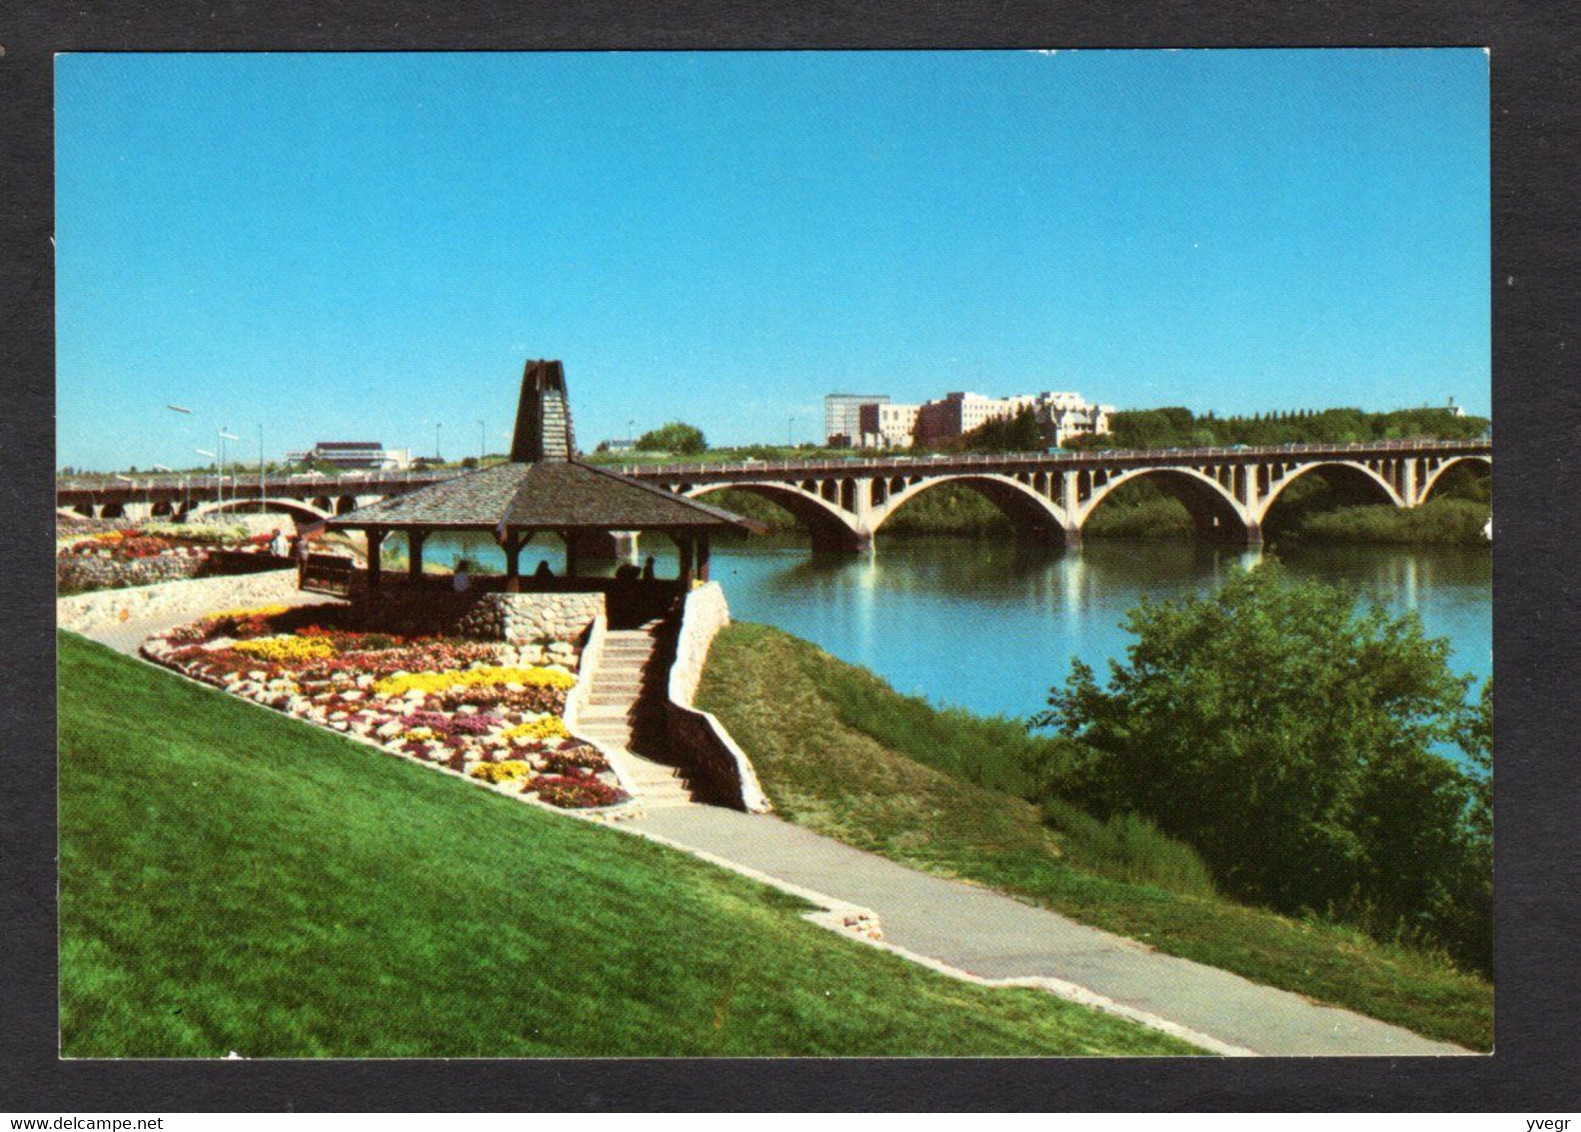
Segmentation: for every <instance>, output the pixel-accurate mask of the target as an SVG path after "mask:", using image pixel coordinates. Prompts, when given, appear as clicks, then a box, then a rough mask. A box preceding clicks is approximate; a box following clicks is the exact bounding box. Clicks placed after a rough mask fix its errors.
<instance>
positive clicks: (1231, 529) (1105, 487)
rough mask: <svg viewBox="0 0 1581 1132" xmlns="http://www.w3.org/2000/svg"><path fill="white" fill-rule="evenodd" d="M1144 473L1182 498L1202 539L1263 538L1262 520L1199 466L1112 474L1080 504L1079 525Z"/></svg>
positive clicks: (1127, 470) (1077, 515) (1132, 470)
mask: <svg viewBox="0 0 1581 1132" xmlns="http://www.w3.org/2000/svg"><path fill="white" fill-rule="evenodd" d="M1144 476H1145V477H1148V478H1149V480H1150V482H1152V483H1153V484H1155V485H1156V486H1157V487H1159V488H1160V489H1161V490H1163V491H1164V492H1166V493H1167V494H1169V495H1171V496H1173V497H1174V498H1175V499H1176V500H1178V501H1179V503H1180V505H1181V506H1182V507H1184V508H1185V509H1186V513H1187V514H1189V515H1190V516H1191V522H1192V525H1193V526H1195V527H1196V530H1197V535H1198V537H1199V538H1206V539H1234V540H1253V541H1255V540H1259V539H1261V537H1262V534H1261V525H1260V522H1259V519H1258V518H1257V517H1256V516H1253V515H1249V514H1248V513H1247V511H1246V509H1245V508H1244V507H1243V506H1242V505H1241V504H1240V502H1239V501H1238V500H1237V499H1236V498H1235V497H1234V496H1233V495H1231V494H1230V492H1229V491H1228V490H1226V489H1225V487H1224V485H1223V484H1222V483H1220V482H1219V481H1218V480H1216V479H1214V478H1213V477H1212V476H1210V475H1206V474H1204V473H1203V472H1200V471H1198V470H1197V469H1195V468H1186V467H1152V468H1128V469H1126V470H1125V471H1122V472H1118V473H1116V474H1114V475H1112V476H1110V477H1109V478H1108V479H1106V480H1105V481H1104V482H1103V483H1101V484H1098V485H1097V486H1096V487H1094V488H1093V489H1092V492H1091V494H1090V495H1088V496H1087V497H1086V498H1085V499H1083V500H1082V501H1081V503H1080V504H1079V505H1078V507H1077V513H1076V516H1075V518H1076V525H1077V527H1078V528H1080V527H1084V526H1086V525H1087V520H1088V519H1090V518H1092V513H1093V512H1094V511H1095V510H1097V509H1098V507H1099V506H1100V505H1101V504H1102V503H1103V501H1104V500H1105V499H1108V498H1109V496H1111V495H1113V494H1114V491H1115V489H1116V488H1118V487H1120V486H1121V485H1122V484H1127V483H1130V482H1132V481H1133V480H1139V479H1142V478H1143V477H1144Z"/></svg>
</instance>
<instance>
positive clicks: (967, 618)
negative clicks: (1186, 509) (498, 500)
mask: <svg viewBox="0 0 1581 1132" xmlns="http://www.w3.org/2000/svg"><path fill="white" fill-rule="evenodd" d="M542 542H543V545H542V546H539V545H537V544H532V545H529V546H528V547H527V548H526V549H525V550H524V551H523V552H522V570H523V572H524V573H528V572H531V570H532V569H534V568H535V567H536V565H537V561H538V559H540V558H543V559H547V560H548V561H549V562H550V564H551V566H552V567H553V568H554V569H555V570H556V571H558V570H559V568H560V565H561V556H560V553H559V549H558V543H557V542H555V541H554V540H552V539H548V538H545V539H543V540H542ZM463 549H464V550H465V552H466V553H468V554H469V555H470V556H471V557H472V558H473V559H474V561H480V562H481V563H482V564H483V565H485V568H490V569H498V570H503V569H504V560H503V558H502V556H501V555H500V553H499V551H498V549H497V548H495V547H494V546H493V545H492V544H491V543H489V542H488V541H487V540H486V539H484V538H479V539H478V540H476V541H471V542H468V543H466V544H464V545H463V544H462V543H460V542H448V543H441V542H440V540H439V539H438V538H437V537H436V538H435V539H434V540H433V541H431V542H430V543H429V544H428V547H427V548H426V554H427V556H428V557H430V560H432V561H446V560H449V559H452V558H453V557H454V556H455V555H456V554H458V553H460V552H462V550H463ZM642 551H643V553H644V554H647V553H650V552H651V553H653V554H654V555H655V557H656V558H657V559H658V562H659V573H660V574H661V575H673V573H674V567H673V563H672V561H671V558H672V556H673V552H672V551H671V550H670V548H669V547H668V543H667V540H665V539H663V538H662V537H658V536H655V537H651V538H645V539H644V540H643V548H642ZM1281 557H1282V559H1283V560H1284V562H1285V564H1286V566H1287V567H1288V568H1289V570H1290V571H1291V573H1293V574H1296V575H1299V576H1304V577H1316V578H1321V579H1323V580H1325V581H1329V582H1344V583H1348V584H1350V585H1353V586H1355V587H1356V588H1357V589H1358V590H1359V591H1360V592H1361V593H1362V594H1364V595H1367V596H1372V597H1376V598H1378V599H1380V600H1381V601H1383V602H1384V604H1385V605H1387V606H1388V607H1389V608H1391V609H1394V610H1405V609H1414V610H1416V611H1417V612H1418V613H1419V614H1420V615H1421V617H1422V621H1423V623H1424V625H1425V626H1426V629H1427V631H1428V632H1429V633H1430V634H1433V635H1436V636H1444V637H1448V638H1449V640H1450V643H1451V647H1452V649H1453V658H1452V662H1451V663H1452V665H1453V667H1454V668H1455V669H1456V670H1457V671H1459V672H1469V673H1472V674H1474V675H1475V676H1476V677H1477V679H1478V681H1479V682H1480V681H1481V680H1482V679H1483V678H1485V677H1487V676H1488V675H1490V674H1491V672H1492V669H1493V658H1492V649H1493V600H1492V599H1493V586H1492V579H1493V558H1492V554H1491V553H1490V552H1488V551H1486V550H1469V549H1468V550H1459V549H1431V550H1427V549H1423V550H1415V549H1398V548H1387V547H1352V546H1347V547H1319V548H1312V549H1307V550H1302V551H1286V552H1282V554H1281ZM1249 561H1252V559H1251V558H1249V557H1248V556H1246V555H1245V554H1242V553H1238V552H1235V551H1225V550H1222V549H1212V548H1208V547H1203V546H1199V545H1196V544H1193V543H1189V542H1178V543H1177V542H1141V541H1138V542H1123V541H1110V542H1108V543H1103V542H1100V541H1098V540H1089V542H1088V544H1087V545H1086V546H1085V547H1083V548H1082V549H1081V550H1080V551H1079V552H1072V553H1061V552H1058V551H1048V552H1045V551H1029V550H1026V549H1023V548H1019V547H1017V546H1015V545H1013V544H1008V545H1007V544H1002V543H996V542H991V541H970V540H963V539H907V540H899V539H896V540H884V539H880V540H879V543H878V546H877V548H876V550H875V551H874V552H873V553H872V554H870V555H860V556H858V555H847V556H821V555H820V556H814V555H813V554H811V552H810V551H809V549H808V548H807V545H806V543H805V542H804V541H801V540H797V539H794V538H761V539H752V540H749V541H748V542H747V543H745V544H744V545H741V546H733V547H724V548H717V549H716V550H715V551H714V557H713V577H714V578H715V580H717V581H719V582H722V583H723V584H724V587H725V593H726V595H727V597H728V598H729V600H730V608H731V611H732V613H733V614H734V616H735V617H736V618H737V619H738V620H747V621H761V622H765V623H767V624H769V625H774V626H777V627H778V628H781V629H784V630H786V631H787V632H791V633H794V634H796V635H797V636H799V637H805V638H807V639H808V640H811V641H815V642H816V643H818V644H819V645H821V646H822V647H823V648H825V649H827V650H828V651H829V652H831V653H833V654H834V655H835V656H838V657H840V658H842V659H844V660H848V661H851V662H853V663H856V664H861V665H864V666H866V667H868V668H871V669H873V670H874V671H875V672H877V673H879V674H880V675H882V676H883V677H884V678H885V679H886V680H888V681H889V682H890V683H891V684H893V685H894V686H895V687H896V688H898V689H900V690H901V691H903V692H908V693H912V694H917V695H922V696H926V697H927V698H928V699H930V700H932V701H934V702H935V703H938V704H954V705H959V706H961V707H965V708H968V709H970V710H972V711H975V712H979V713H985V714H1004V715H1012V716H1026V715H1030V714H1031V713H1033V712H1035V711H1037V710H1039V709H1040V708H1041V707H1042V706H1043V704H1044V701H1045V698H1046V696H1047V693H1048V689H1049V687H1050V686H1051V685H1055V684H1063V683H1064V680H1065V676H1066V674H1067V673H1068V672H1069V671H1070V660H1071V657H1072V656H1077V657H1080V658H1081V659H1082V660H1084V661H1086V662H1087V663H1088V664H1090V665H1092V666H1093V668H1094V669H1095V670H1096V671H1097V672H1098V673H1099V676H1100V679H1102V678H1103V677H1104V676H1105V675H1106V674H1107V671H1108V665H1107V661H1108V660H1109V659H1110V658H1111V657H1120V656H1123V654H1124V652H1125V648H1126V646H1127V645H1128V644H1129V642H1130V639H1131V638H1130V637H1129V636H1128V635H1127V634H1126V633H1125V632H1123V631H1122V630H1121V629H1120V621H1121V620H1122V619H1123V618H1124V616H1125V613H1126V611H1127V610H1128V609H1130V608H1131V607H1132V606H1133V605H1135V604H1136V603H1137V602H1138V601H1139V600H1140V599H1141V598H1142V597H1143V595H1148V596H1153V597H1162V596H1166V595H1169V594H1176V593H1181V592H1185V591H1196V590H1201V589H1204V588H1206V587H1208V586H1209V585H1211V584H1212V583H1213V581H1214V580H1215V579H1217V578H1219V577H1221V576H1222V575H1223V574H1224V573H1225V572H1226V571H1228V570H1231V569H1234V568H1235V567H1236V566H1237V565H1238V564H1239V563H1241V562H1249ZM611 568H612V567H611Z"/></svg>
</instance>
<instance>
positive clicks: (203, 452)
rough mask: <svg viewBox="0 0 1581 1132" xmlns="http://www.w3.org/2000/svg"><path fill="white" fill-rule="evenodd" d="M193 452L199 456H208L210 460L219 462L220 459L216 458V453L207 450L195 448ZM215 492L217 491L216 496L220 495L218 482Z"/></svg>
mask: <svg viewBox="0 0 1581 1132" xmlns="http://www.w3.org/2000/svg"><path fill="white" fill-rule="evenodd" d="M192 451H194V452H196V453H197V454H198V455H199V456H207V457H208V458H209V459H210V460H217V459H218V458H219V457H217V456H215V455H214V453H212V452H210V451H209V450H208V449H207V448H194V449H193V450H192ZM214 490H215V494H216V495H218V493H219V486H218V481H216V484H215V489H214Z"/></svg>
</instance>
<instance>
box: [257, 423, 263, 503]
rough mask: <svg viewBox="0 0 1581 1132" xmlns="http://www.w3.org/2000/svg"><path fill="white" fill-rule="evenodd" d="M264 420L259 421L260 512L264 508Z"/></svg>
mask: <svg viewBox="0 0 1581 1132" xmlns="http://www.w3.org/2000/svg"><path fill="white" fill-rule="evenodd" d="M263 501H264V463H263V421H259V422H258V514H260V515H262V514H263V509H264V502H263Z"/></svg>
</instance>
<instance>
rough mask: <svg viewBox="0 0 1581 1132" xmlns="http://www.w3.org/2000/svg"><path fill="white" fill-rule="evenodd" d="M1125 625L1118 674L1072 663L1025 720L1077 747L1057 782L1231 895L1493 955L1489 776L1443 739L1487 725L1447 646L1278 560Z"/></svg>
mask: <svg viewBox="0 0 1581 1132" xmlns="http://www.w3.org/2000/svg"><path fill="white" fill-rule="evenodd" d="M1125 626H1126V628H1127V629H1128V630H1129V631H1130V632H1131V633H1133V634H1134V635H1135V636H1136V642H1135V643H1134V644H1133V645H1132V646H1131V647H1130V649H1129V650H1128V652H1127V658H1126V660H1125V661H1124V662H1120V661H1113V662H1111V669H1112V671H1111V678H1110V683H1109V687H1108V688H1107V689H1105V688H1101V687H1100V686H1099V685H1098V683H1097V681H1096V680H1095V679H1094V675H1093V672H1092V670H1091V669H1090V668H1088V667H1087V666H1086V665H1084V664H1081V663H1080V662H1075V663H1073V665H1072V672H1071V675H1070V677H1069V680H1068V681H1067V683H1066V685H1065V687H1064V688H1063V689H1058V688H1056V689H1054V690H1052V691H1051V692H1050V694H1049V705H1050V706H1049V709H1048V710H1047V711H1046V712H1044V713H1042V714H1041V715H1039V716H1037V717H1035V719H1034V720H1033V722H1034V724H1035V725H1038V726H1055V727H1057V728H1058V729H1059V730H1060V731H1061V732H1062V733H1063V734H1065V735H1066V736H1069V737H1071V738H1075V739H1078V740H1080V741H1081V744H1082V745H1083V747H1084V749H1085V752H1086V753H1085V754H1082V755H1078V756H1076V757H1075V759H1074V760H1073V761H1072V762H1071V763H1070V764H1069V765H1068V766H1067V767H1065V768H1064V769H1063V773H1062V775H1061V778H1060V780H1059V782H1058V787H1059V788H1060V789H1061V790H1062V791H1063V792H1065V793H1068V794H1070V795H1071V796H1073V799H1074V800H1076V801H1077V802H1079V803H1083V804H1086V805H1088V806H1089V807H1091V808H1094V809H1096V810H1097V811H1098V812H1099V813H1100V814H1104V813H1124V812H1130V811H1136V812H1140V813H1142V814H1144V815H1146V816H1147V817H1149V818H1151V819H1152V820H1153V821H1154V822H1156V823H1157V824H1158V826H1159V827H1160V828H1161V829H1163V830H1164V831H1165V832H1166V833H1169V834H1171V835H1172V836H1175V837H1178V838H1181V839H1182V840H1185V841H1187V842H1189V843H1191V844H1192V845H1193V846H1195V847H1196V848H1197V849H1198V851H1199V852H1201V853H1202V855H1203V857H1204V858H1205V859H1206V860H1207V862H1208V864H1209V866H1210V867H1211V868H1212V869H1213V870H1214V875H1215V879H1216V881H1217V882H1218V883H1219V884H1220V886H1221V887H1222V888H1223V889H1225V890H1226V891H1229V892H1232V893H1235V894H1237V895H1239V896H1242V897H1244V898H1249V899H1254V900H1258V901H1261V902H1264V903H1267V904H1270V905H1271V906H1273V907H1275V908H1277V909H1279V910H1282V911H1287V912H1292V913H1300V912H1303V911H1308V910H1312V911H1317V912H1324V913H1331V914H1335V915H1339V916H1342V917H1346V918H1349V919H1351V920H1353V921H1355V922H1358V923H1361V924H1362V925H1363V926H1365V927H1368V928H1370V929H1372V930H1375V931H1384V932H1391V931H1398V930H1401V929H1402V928H1403V929H1404V930H1405V931H1406V932H1407V933H1409V934H1411V935H1412V936H1415V937H1418V938H1426V939H1430V940H1432V941H1433V942H1436V943H1439V944H1441V945H1442V946H1445V947H1447V948H1451V949H1452V951H1453V953H1454V954H1456V955H1457V956H1458V957H1459V958H1461V959H1462V960H1464V961H1467V962H1470V963H1472V964H1473V965H1478V966H1485V965H1486V964H1487V962H1488V957H1489V954H1490V950H1491V935H1490V934H1486V933H1485V927H1486V925H1483V924H1482V923H1481V921H1482V919H1483V918H1484V917H1483V913H1482V911H1480V910H1479V908H1480V904H1479V901H1480V900H1481V893H1482V888H1485V887H1486V885H1487V884H1488V883H1489V881H1488V877H1487V873H1486V871H1485V870H1483V865H1484V864H1485V860H1486V858H1485V857H1484V856H1483V848H1484V842H1485V838H1484V837H1483V835H1482V831H1481V830H1480V829H1479V828H1478V819H1477V817H1476V814H1477V813H1478V809H1477V806H1478V803H1477V793H1478V791H1479V789H1481V783H1482V782H1484V781H1486V776H1485V775H1484V774H1483V773H1482V772H1481V771H1480V770H1479V769H1477V768H1476V763H1475V760H1473V770H1472V771H1469V772H1468V771H1463V770H1461V769H1460V768H1458V767H1457V766H1456V765H1455V764H1454V763H1452V762H1450V761H1449V760H1448V759H1445V758H1443V757H1441V756H1440V755H1438V754H1436V753H1435V752H1434V751H1433V749H1432V748H1433V745H1434V744H1435V743H1438V742H1441V741H1445V740H1456V739H1458V740H1460V741H1461V742H1462V745H1466V744H1468V743H1469V744H1471V745H1473V746H1474V745H1475V744H1476V743H1477V742H1478V740H1477V738H1476V736H1478V735H1479V734H1481V733H1482V732H1480V731H1479V730H1478V724H1477V720H1476V716H1475V713H1474V712H1473V711H1472V709H1470V708H1469V707H1468V705H1467V703H1466V693H1467V691H1468V689H1469V686H1470V678H1469V677H1460V676H1456V675H1455V674H1453V673H1452V672H1451V671H1450V669H1449V665H1448V648H1449V646H1448V642H1447V641H1444V640H1441V639H1435V638H1429V637H1427V636H1425V635H1424V634H1423V632H1422V626H1421V622H1420V620H1419V619H1418V618H1417V617H1416V615H1415V614H1414V613H1409V614H1406V615H1404V616H1400V617H1394V616H1391V615H1390V614H1389V613H1388V612H1387V611H1386V610H1384V609H1382V608H1381V607H1380V606H1378V605H1376V604H1374V605H1372V606H1371V607H1370V608H1368V609H1365V610H1362V611H1359V612H1358V610H1357V608H1356V603H1355V600H1354V597H1353V595H1352V594H1350V593H1348V592H1346V591H1344V590H1341V589H1338V588H1335V587H1332V586H1328V585H1325V584H1322V583H1319V582H1305V581H1294V580H1291V579H1290V578H1288V577H1287V576H1286V575H1285V573H1284V572H1283V570H1282V569H1281V568H1280V567H1279V566H1278V564H1277V563H1276V562H1273V561H1269V562H1266V563H1264V564H1262V565H1259V566H1257V567H1255V568H1254V569H1252V570H1250V571H1245V572H1241V573H1238V574H1236V575H1234V576H1232V577H1231V578H1230V579H1229V580H1228V581H1226V582H1225V583H1224V584H1223V585H1222V586H1221V587H1220V588H1219V589H1218V590H1217V591H1216V592H1214V593H1212V594H1209V595H1206V596H1191V597H1185V598H1179V599H1174V600H1170V601H1163V602H1151V601H1144V602H1143V603H1142V604H1141V605H1140V606H1138V607H1136V608H1135V609H1133V610H1132V611H1131V613H1130V614H1129V616H1128V618H1127V620H1126V623H1125ZM1479 870H1482V871H1481V872H1480V875H1479ZM1479 884H1480V885H1481V886H1482V888H1479V887H1478V886H1479ZM1488 896H1489V900H1488V902H1487V913H1488V915H1489V916H1490V915H1491V890H1489V891H1488ZM1487 923H1488V924H1491V919H1488V920H1487Z"/></svg>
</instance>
